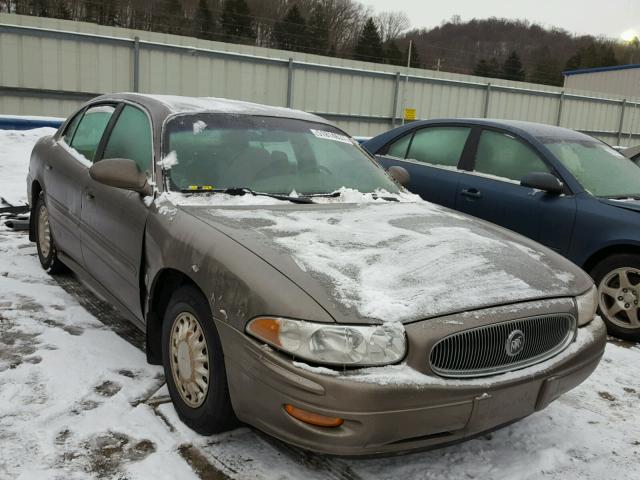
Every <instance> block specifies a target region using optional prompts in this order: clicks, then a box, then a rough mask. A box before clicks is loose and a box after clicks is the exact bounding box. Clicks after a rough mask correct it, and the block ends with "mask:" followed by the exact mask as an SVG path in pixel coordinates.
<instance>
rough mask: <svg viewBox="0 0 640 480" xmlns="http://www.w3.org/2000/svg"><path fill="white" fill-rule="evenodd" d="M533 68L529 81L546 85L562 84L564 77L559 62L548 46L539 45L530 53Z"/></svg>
mask: <svg viewBox="0 0 640 480" xmlns="http://www.w3.org/2000/svg"><path fill="white" fill-rule="evenodd" d="M532 61H533V69H532V71H531V74H530V75H529V81H530V82H533V83H544V84H547V85H558V86H560V85H562V84H563V82H564V77H563V76H562V69H561V67H560V62H558V60H557V59H556V58H555V56H554V55H553V53H552V52H551V49H550V48H549V47H540V48H538V49H536V50H534V52H533V53H532Z"/></svg>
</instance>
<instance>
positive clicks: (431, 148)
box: [407, 127, 471, 167]
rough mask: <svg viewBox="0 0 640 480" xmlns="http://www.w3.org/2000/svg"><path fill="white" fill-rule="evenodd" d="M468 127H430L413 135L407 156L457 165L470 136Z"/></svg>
mask: <svg viewBox="0 0 640 480" xmlns="http://www.w3.org/2000/svg"><path fill="white" fill-rule="evenodd" d="M470 132H471V129H470V128H468V127H429V128H423V129H422V130H418V131H417V132H416V133H415V135H414V136H413V141H412V142H411V146H410V147H409V152H408V154H407V158H409V159H412V160H417V161H418V162H424V163H429V164H431V165H443V166H447V167H457V166H458V162H459V161H460V157H461V156H462V151H463V150H464V146H465V144H466V143H467V138H469V133H470Z"/></svg>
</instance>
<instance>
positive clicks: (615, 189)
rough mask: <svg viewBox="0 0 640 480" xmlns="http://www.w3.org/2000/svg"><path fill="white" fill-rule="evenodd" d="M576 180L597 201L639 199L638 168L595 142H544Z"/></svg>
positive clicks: (639, 170)
mask: <svg viewBox="0 0 640 480" xmlns="http://www.w3.org/2000/svg"><path fill="white" fill-rule="evenodd" d="M543 141H544V143H545V145H546V146H547V148H548V149H549V150H551V151H552V152H553V153H554V154H555V156H556V157H558V159H559V160H560V162H562V164H563V165H564V166H565V167H567V169H568V170H569V171H570V172H571V173H572V174H573V176H574V177H575V178H576V180H577V181H578V182H579V183H580V185H582V186H583V187H584V189H585V190H587V191H588V192H589V193H591V194H592V195H595V196H597V197H634V196H638V195H640V168H638V166H637V165H635V164H634V163H633V162H632V161H631V160H629V159H627V158H625V157H624V155H622V154H620V153H618V152H616V151H615V150H614V149H613V148H611V147H609V146H608V145H605V144H604V143H602V142H599V141H598V140H595V139H593V140H592V139H588V138H587V139H585V140H574V139H572V140H562V139H557V138H551V139H543Z"/></svg>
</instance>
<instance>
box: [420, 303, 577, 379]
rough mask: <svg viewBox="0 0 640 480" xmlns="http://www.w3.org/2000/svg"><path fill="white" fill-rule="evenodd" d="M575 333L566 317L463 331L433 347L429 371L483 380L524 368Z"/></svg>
mask: <svg viewBox="0 0 640 480" xmlns="http://www.w3.org/2000/svg"><path fill="white" fill-rule="evenodd" d="M575 330H576V320H575V318H574V317H573V316H572V315H568V314H556V315H542V316H537V317H529V318H522V319H518V320H511V321H508V322H503V323H494V324H492V325H485V326H482V327H478V328H472V329H469V330H464V331H462V332H458V333H454V334H452V335H449V336H447V337H445V338H443V339H442V340H440V341H439V342H438V343H436V344H435V345H434V346H433V348H432V349H431V355H430V357H429V360H430V363H431V369H432V370H433V371H434V372H435V373H436V374H438V375H442V376H443V377H482V376H487V375H494V374H496V373H502V372H507V371H510V370H516V369H518V368H525V367H528V366H530V365H533V364H535V363H539V362H542V361H544V360H546V359H548V358H550V357H552V356H554V355H556V354H557V353H559V352H560V351H562V350H564V348H565V347H567V345H569V344H570V343H571V341H572V340H573V338H574V335H575ZM514 332H515V333H514ZM518 332H520V333H518ZM521 340H522V341H521ZM508 341H509V342H508ZM507 343H509V345H507ZM519 348H520V350H519Z"/></svg>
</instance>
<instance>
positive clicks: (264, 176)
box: [163, 113, 399, 195]
mask: <svg viewBox="0 0 640 480" xmlns="http://www.w3.org/2000/svg"><path fill="white" fill-rule="evenodd" d="M163 149H164V152H166V153H165V155H166V157H165V160H164V161H163V164H164V167H165V171H167V175H168V177H169V180H170V182H169V184H170V188H171V189H173V190H194V189H198V190H199V189H204V190H209V189H216V190H217V189H222V190H224V189H234V188H248V189H251V190H253V191H256V192H263V193H269V194H290V193H291V192H292V191H295V192H297V193H298V194H301V195H321V194H328V193H332V192H335V191H336V190H339V189H340V188H342V187H347V188H352V189H355V190H358V191H360V192H363V193H369V192H375V191H377V190H385V191H387V192H390V193H396V192H398V191H399V187H398V186H397V185H396V184H395V183H394V182H393V181H392V180H391V178H390V177H389V176H388V175H387V174H386V172H385V171H384V170H383V169H382V168H381V167H380V166H379V165H378V164H377V163H375V162H374V161H373V160H372V159H371V158H370V157H369V156H368V155H367V154H366V153H365V152H364V151H363V150H362V148H361V147H360V146H359V145H358V144H357V142H356V141H355V140H353V139H352V138H350V137H349V136H347V135H346V134H345V133H343V132H342V131H340V130H338V129H336V128H334V127H331V126H329V125H325V124H322V123H315V122H308V121H303V120H295V119H289V118H278V117H265V116H253V115H232V114H212V113H197V114H188V115H180V116H177V117H174V118H172V119H170V120H169V121H168V122H167V124H166V126H165V130H164V146H163ZM167 167H169V168H167Z"/></svg>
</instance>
